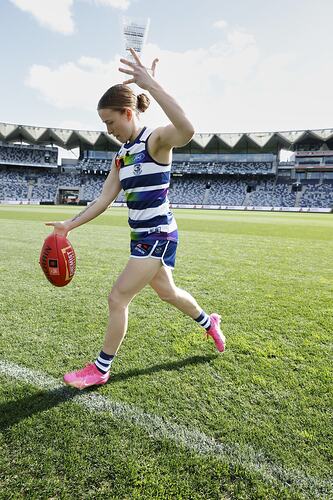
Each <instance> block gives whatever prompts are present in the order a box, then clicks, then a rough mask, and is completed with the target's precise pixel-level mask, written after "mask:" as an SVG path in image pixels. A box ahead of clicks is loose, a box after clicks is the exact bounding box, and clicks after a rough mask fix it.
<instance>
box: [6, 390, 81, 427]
mask: <svg viewBox="0 0 333 500" xmlns="http://www.w3.org/2000/svg"><path fill="white" fill-rule="evenodd" d="M80 393H81V391H78V390H77V389H73V388H72V387H58V388H56V389H51V390H47V389H41V390H40V391H39V392H38V393H37V394H33V395H31V396H28V397H25V398H19V399H17V400H15V401H9V402H8V403H5V404H2V405H0V431H5V430H6V429H9V428H11V427H12V426H13V425H15V424H17V423H18V422H20V421H21V420H24V419H25V418H29V417H31V416H32V415H36V414H37V413H41V412H43V411H46V410H49V409H51V408H54V407H55V406H58V405H60V404H61V403H64V402H65V401H70V400H71V399H73V398H75V396H77V395H78V394H80ZM81 394H82V393H81Z"/></svg>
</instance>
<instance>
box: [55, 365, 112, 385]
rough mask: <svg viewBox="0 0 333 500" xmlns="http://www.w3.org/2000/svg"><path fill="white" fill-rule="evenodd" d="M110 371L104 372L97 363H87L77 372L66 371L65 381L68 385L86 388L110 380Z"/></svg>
mask: <svg viewBox="0 0 333 500" xmlns="http://www.w3.org/2000/svg"><path fill="white" fill-rule="evenodd" d="M109 377H110V373H109V372H107V373H102V372H100V371H99V370H98V369H97V368H96V365H95V363H91V364H88V365H86V366H85V367H84V368H82V369H81V370H78V371H76V372H70V373H66V375H64V382H65V384H67V385H71V386H72V387H76V388H77V389H85V388H86V387H90V386H91V385H103V384H106V382H107V381H108V380H109Z"/></svg>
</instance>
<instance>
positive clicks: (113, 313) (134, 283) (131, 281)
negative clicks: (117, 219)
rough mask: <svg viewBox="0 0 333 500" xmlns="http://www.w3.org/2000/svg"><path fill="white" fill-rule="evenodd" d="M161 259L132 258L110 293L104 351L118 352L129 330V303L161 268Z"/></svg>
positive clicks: (109, 352)
mask: <svg viewBox="0 0 333 500" xmlns="http://www.w3.org/2000/svg"><path fill="white" fill-rule="evenodd" d="M161 265H162V264H161V261H160V260H157V259H152V258H149V257H148V258H146V259H135V258H130V259H129V261H128V263H127V265H126V267H125V269H124V270H123V272H122V273H121V274H120V276H119V277H118V279H117V281H116V282H115V284H114V285H113V287H112V290H111V293H110V295H109V313H110V315H109V323H108V326H107V330H106V333H105V338H104V345H103V351H104V352H105V353H107V354H116V353H117V351H118V349H119V347H120V345H121V343H122V341H123V339H124V337H125V334H126V331H127V323H128V305H129V303H130V302H131V300H132V299H133V298H134V296H135V295H136V294H137V293H138V292H140V290H142V288H144V287H145V286H146V285H147V284H148V283H150V282H151V280H152V279H153V278H154V276H155V275H156V273H158V272H159V270H160V269H161Z"/></svg>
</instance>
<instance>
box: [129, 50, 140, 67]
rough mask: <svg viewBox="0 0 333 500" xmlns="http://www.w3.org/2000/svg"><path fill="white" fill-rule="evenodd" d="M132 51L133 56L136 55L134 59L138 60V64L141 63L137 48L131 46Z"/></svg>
mask: <svg viewBox="0 0 333 500" xmlns="http://www.w3.org/2000/svg"><path fill="white" fill-rule="evenodd" d="M130 51H131V54H132V56H133V57H134V59H135V60H136V62H137V63H138V64H141V61H140V59H139V56H138V54H137V53H136V52H135V50H134V49H132V48H130Z"/></svg>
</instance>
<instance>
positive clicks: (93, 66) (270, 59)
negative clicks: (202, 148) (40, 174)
mask: <svg viewBox="0 0 333 500" xmlns="http://www.w3.org/2000/svg"><path fill="white" fill-rule="evenodd" d="M155 57H158V58H159V59H160V62H159V64H158V66H157V80H158V81H159V82H160V83H161V85H162V86H163V88H165V89H166V91H167V92H168V93H170V94H171V95H172V96H173V97H174V98H175V99H176V100H177V101H178V102H179V103H180V104H181V106H182V107H183V108H184V110H185V112H186V113H187V115H188V116H189V118H190V119H191V120H192V122H193V124H194V126H195V129H196V131H197V132H247V131H248V132H250V131H269V130H272V131H274V130H288V129H302V128H310V129H311V128H325V127H329V126H331V122H332V120H331V117H332V114H333V104H332V100H331V88H330V82H331V81H332V76H333V75H332V68H331V67H329V65H326V66H325V67H324V66H323V64H322V65H320V62H319V61H318V67H317V68H316V72H313V71H310V70H309V69H308V67H307V66H306V64H305V65H303V58H302V57H300V55H299V54H297V53H294V52H292V50H290V51H288V53H281V52H280V53H273V54H269V53H267V52H266V51H265V48H261V47H259V45H258V43H257V41H256V39H255V37H254V36H253V35H252V34H251V33H247V32H245V31H244V30H241V29H228V30H227V33H226V36H225V39H224V40H223V41H222V42H219V43H217V44H213V45H211V46H209V47H206V48H198V49H192V50H187V51H184V52H174V51H168V50H165V49H162V48H160V47H159V46H157V45H155V44H152V43H150V44H147V45H146V47H145V52H144V56H143V62H144V63H145V65H147V66H150V64H151V62H152V60H153V59H154V58H155ZM119 58H120V55H115V57H114V58H113V59H112V60H111V61H105V62H103V61H101V60H100V59H98V58H88V57H81V58H80V59H78V60H77V61H74V62H67V63H65V64H62V65H61V66H58V67H53V68H51V67H48V66H41V65H34V66H33V67H31V68H30V71H29V74H28V76H27V79H26V83H27V85H28V86H30V87H31V88H33V89H35V90H37V91H38V93H39V95H40V97H41V98H42V99H45V100H47V101H48V102H49V103H50V104H52V105H53V106H55V107H57V108H61V109H62V110H63V112H64V119H66V116H67V113H70V115H71V116H70V119H76V117H75V111H76V110H77V112H78V114H80V120H82V112H85V113H86V114H87V117H88V115H89V120H90V123H91V116H92V114H91V113H92V111H93V112H94V111H95V110H96V104H97V101H98V99H99V97H100V96H101V95H102V93H103V92H104V91H105V90H106V89H107V88H108V87H110V86H111V85H114V84H115V83H119V82H122V81H124V80H125V79H126V78H127V77H126V75H123V74H122V73H119V72H118V67H119ZM318 74H320V75H321V84H320V93H318V92H316V93H314V90H313V89H316V88H318V81H317V75H318ZM134 88H135V87H134ZM135 90H136V91H137V92H138V91H139V89H138V88H135ZM311 96H312V97H311ZM73 113H74V116H73ZM94 116H96V118H95V120H96V126H95V127H94V128H98V129H101V128H102V127H103V126H102V124H101V123H100V121H99V119H98V116H97V113H96V115H94ZM142 121H144V123H145V124H146V125H147V126H151V127H156V126H158V125H163V124H164V123H167V121H168V119H167V117H166V116H165V114H164V113H163V111H162V110H161V109H160V107H159V106H158V105H157V104H156V103H155V102H154V100H152V103H151V107H150V108H149V110H148V111H147V114H145V115H144V116H143V117H142ZM87 122H88V118H87Z"/></svg>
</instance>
